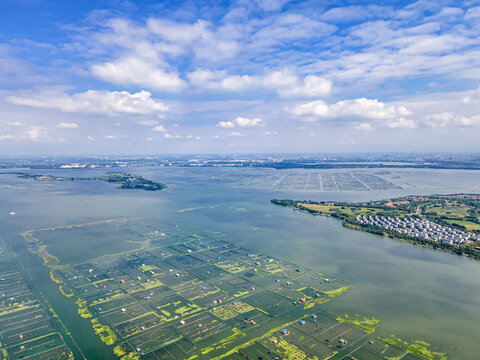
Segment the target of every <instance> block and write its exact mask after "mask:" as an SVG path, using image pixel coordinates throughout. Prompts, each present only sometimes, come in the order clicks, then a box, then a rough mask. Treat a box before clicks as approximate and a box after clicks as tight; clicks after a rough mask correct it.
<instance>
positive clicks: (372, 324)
mask: <svg viewBox="0 0 480 360" xmlns="http://www.w3.org/2000/svg"><path fill="white" fill-rule="evenodd" d="M337 321H339V322H347V323H350V324H353V325H356V326H358V327H360V328H362V329H364V330H366V331H367V332H368V333H369V334H372V333H374V332H375V329H376V328H377V326H378V324H379V323H380V320H378V319H375V318H374V317H371V318H368V317H361V316H360V315H355V318H353V319H352V318H350V316H349V315H348V314H345V315H344V316H343V317H341V316H339V317H337Z"/></svg>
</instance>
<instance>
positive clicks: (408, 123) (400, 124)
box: [386, 117, 417, 129]
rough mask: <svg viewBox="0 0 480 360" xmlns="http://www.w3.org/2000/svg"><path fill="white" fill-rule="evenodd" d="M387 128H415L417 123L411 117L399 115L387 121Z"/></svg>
mask: <svg viewBox="0 0 480 360" xmlns="http://www.w3.org/2000/svg"><path fill="white" fill-rule="evenodd" d="M386 125H387V126H388V127H389V128H392V129H395V128H407V129H415V128H416V127H417V123H416V122H415V120H413V119H405V118H404V117H400V118H398V119H397V120H395V121H392V122H389V123H387V124H386Z"/></svg>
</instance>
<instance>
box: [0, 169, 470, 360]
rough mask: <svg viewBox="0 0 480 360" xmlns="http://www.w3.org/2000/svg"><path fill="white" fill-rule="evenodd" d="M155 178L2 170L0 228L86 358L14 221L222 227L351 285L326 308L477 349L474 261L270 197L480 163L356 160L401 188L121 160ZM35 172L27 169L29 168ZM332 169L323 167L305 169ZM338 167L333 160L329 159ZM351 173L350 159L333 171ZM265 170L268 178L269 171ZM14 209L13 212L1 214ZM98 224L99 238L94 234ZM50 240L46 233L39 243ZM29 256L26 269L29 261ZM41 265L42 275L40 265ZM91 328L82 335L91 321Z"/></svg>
mask: <svg viewBox="0 0 480 360" xmlns="http://www.w3.org/2000/svg"><path fill="white" fill-rule="evenodd" d="M121 170H122V171H125V170H127V171H128V172H131V173H135V174H139V175H142V176H145V177H146V178H148V179H155V180H158V181H161V182H164V183H166V184H167V185H168V189H167V190H163V191H159V192H146V191H141V190H118V189H115V186H114V185H112V184H108V183H104V182H100V181H75V182H56V183H53V182H35V181H32V180H27V179H18V178H17V177H16V175H12V174H2V175H0V199H1V201H0V229H1V230H0V234H1V236H2V237H3V238H5V239H7V240H8V241H9V242H10V243H11V244H14V250H15V251H16V252H17V254H18V255H20V256H21V259H23V260H21V261H23V262H25V263H27V265H28V266H29V267H30V270H31V271H30V272H31V273H32V274H33V275H32V277H34V280H35V281H38V282H39V284H38V285H39V287H40V288H42V290H43V291H44V293H45V292H46V293H47V294H46V295H47V297H48V298H49V301H50V302H51V304H52V306H53V307H54V308H55V309H56V310H57V312H58V313H59V315H60V317H61V318H62V320H64V323H65V325H66V326H67V328H68V329H69V330H70V331H71V332H72V334H73V335H74V337H75V335H76V334H86V335H82V336H80V337H79V339H78V344H79V347H80V348H81V349H82V351H83V352H84V353H85V354H86V356H87V357H88V358H89V359H94V358H103V359H106V358H108V357H109V356H112V354H111V349H107V348H106V347H105V346H103V344H102V343H101V342H100V341H99V340H98V339H97V338H96V337H95V336H94V335H93V332H92V331H91V328H90V330H89V329H88V328H89V324H88V321H87V322H85V321H83V320H79V317H78V316H77V315H76V313H73V314H71V310H72V309H75V306H74V304H70V303H69V300H68V299H66V298H64V297H62V296H61V295H60V294H59V293H58V291H54V290H55V286H52V284H50V285H49V284H48V282H49V278H48V270H46V269H42V268H43V267H42V266H41V262H40V261H38V260H36V259H34V257H35V256H34V255H31V254H30V255H29V254H27V253H26V252H25V250H24V240H23V239H22V238H21V236H20V235H19V233H20V232H23V231H25V230H29V229H39V228H45V227H52V226H65V225H70V224H80V223H86V222H91V221H98V220H105V219H112V218H127V219H146V220H143V221H147V220H148V221H147V222H151V223H152V224H155V225H156V226H162V225H164V226H165V227H175V226H178V228H179V229H181V230H182V232H186V233H188V232H204V231H218V232H221V233H223V234H225V237H224V239H225V240H227V241H230V242H233V243H236V244H238V245H240V246H244V247H246V248H249V249H252V250H255V251H260V252H264V253H267V254H271V255H272V256H277V257H280V258H283V259H286V260H288V261H290V262H293V263H296V264H299V265H302V266H306V267H309V268H311V269H312V270H315V271H319V272H323V273H327V274H330V275H333V276H337V277H339V278H342V279H345V280H347V281H349V282H353V283H355V284H356V285H357V287H356V288H354V289H353V290H351V291H350V292H349V293H347V294H345V295H343V296H342V297H340V298H338V300H336V301H334V302H332V304H331V305H329V304H327V308H328V310H329V311H332V312H333V313H335V314H339V315H341V314H344V313H349V314H357V313H358V314H362V315H373V316H375V317H376V318H378V319H380V321H381V325H380V328H379V333H381V334H384V335H389V334H395V335H397V336H400V337H403V338H420V339H422V340H425V341H427V342H429V343H431V344H432V345H433V348H434V349H438V350H439V351H441V352H446V353H448V355H449V358H450V359H469V360H471V359H476V358H478V354H479V353H480V342H479V341H478V339H479V338H480V326H479V325H478V323H479V321H480V296H479V295H480V281H479V277H478V274H480V262H479V261H474V260H471V259H468V258H464V257H459V256H456V255H453V254H449V253H444V252H441V251H436V250H432V249H427V248H422V247H419V246H415V245H412V244H408V243H402V242H399V241H395V240H392V239H389V238H384V237H379V236H375V235H372V234H368V233H364V232H359V231H354V230H350V229H346V228H343V227H342V226H341V224H340V222H339V221H337V220H336V219H333V218H326V217H320V216H316V217H315V216H312V215H309V214H305V213H300V212H297V211H293V210H292V209H290V208H284V207H278V206H274V205H272V204H271V203H270V200H271V199H272V198H289V199H299V200H303V199H309V200H345V201H363V200H374V199H382V198H389V197H394V196H401V195H406V194H433V193H457V192H480V181H479V180H480V172H478V171H463V170H459V171H451V170H426V169H408V170H385V169H383V170H382V171H381V172H380V171H378V170H377V171H374V170H362V172H365V173H368V172H370V173H378V174H379V175H380V176H382V177H383V178H385V179H386V180H389V181H392V182H394V183H396V184H398V185H400V186H401V187H403V189H401V190H381V191H312V192H306V191H279V190H275V189H274V188H273V186H271V185H272V181H274V180H273V178H274V177H278V176H281V175H282V174H284V173H288V174H291V173H298V174H304V173H305V172H307V173H308V172H309V171H310V170H288V171H287V170H272V169H264V170H262V169H238V168H233V169H228V168H218V169H217V168H172V167H168V168H132V169H121ZM32 172H34V171H32ZM104 172H105V170H104V169H96V170H48V171H47V170H38V171H35V173H42V174H52V175H58V176H78V177H81V176H100V175H102V174H104ZM314 172H315V173H331V172H332V171H331V170H325V171H314ZM335 172H337V173H338V172H339V170H335ZM341 172H346V173H348V172H349V171H341ZM268 179H272V180H271V181H270V180H268ZM10 212H15V213H16V214H15V215H10ZM95 236H97V237H101V240H100V241H99V243H98V244H97V243H92V242H91V239H92V238H94V237H95ZM49 241H51V244H50V246H51V247H52V250H53V249H55V251H56V253H55V251H52V253H55V254H56V255H58V256H59V257H60V258H61V260H62V261H64V262H66V263H72V262H80V261H84V260H85V259H87V258H90V257H91V256H92V255H96V256H101V255H104V254H105V253H108V252H109V250H112V252H115V251H125V250H129V249H131V248H132V246H135V244H134V243H129V242H125V236H124V234H108V235H107V234H104V233H102V232H99V233H96V234H91V233H89V234H88V235H85V237H84V236H68V234H67V235H66V236H65V234H62V233H58V234H56V236H55V237H52V238H51V239H50V240H49ZM47 247H48V244H47ZM28 266H27V270H29V268H28ZM45 275H46V276H45ZM89 332H90V333H92V334H91V335H89V334H88V333H89Z"/></svg>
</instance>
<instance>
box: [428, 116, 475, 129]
mask: <svg viewBox="0 0 480 360" xmlns="http://www.w3.org/2000/svg"><path fill="white" fill-rule="evenodd" d="M424 120H425V125H426V126H428V127H431V128H442V127H445V126H447V125H452V124H453V125H457V126H463V127H468V126H475V125H480V115H475V116H463V115H458V114H454V113H451V112H443V113H438V114H431V115H426V116H425V118H424Z"/></svg>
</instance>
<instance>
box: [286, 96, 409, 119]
mask: <svg viewBox="0 0 480 360" xmlns="http://www.w3.org/2000/svg"><path fill="white" fill-rule="evenodd" d="M289 111H290V112H291V113H292V114H294V115H297V116H304V115H307V116H311V117H316V118H332V119H345V120H355V119H370V120H393V119H397V118H399V117H402V116H408V115H410V111H408V110H407V109H406V108H405V107H404V106H394V105H386V104H385V103H383V102H381V101H378V100H377V99H366V98H360V99H355V100H342V101H339V102H337V103H335V104H331V105H328V104H326V103H325V102H324V101H322V100H317V101H312V102H309V103H305V104H300V105H297V106H295V107H294V108H293V109H290V110H289Z"/></svg>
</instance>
